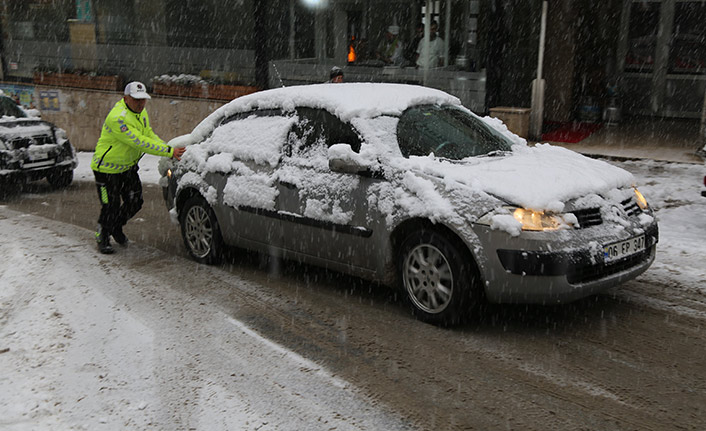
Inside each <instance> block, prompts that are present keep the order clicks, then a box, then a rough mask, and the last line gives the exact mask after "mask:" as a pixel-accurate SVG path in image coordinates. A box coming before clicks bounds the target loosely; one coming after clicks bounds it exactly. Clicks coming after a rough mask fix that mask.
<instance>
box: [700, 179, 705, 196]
mask: <svg viewBox="0 0 706 431" xmlns="http://www.w3.org/2000/svg"><path fill="white" fill-rule="evenodd" d="M701 196H703V197H705V198H706V175H704V186H703V187H701Z"/></svg>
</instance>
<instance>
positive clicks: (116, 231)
mask: <svg viewBox="0 0 706 431" xmlns="http://www.w3.org/2000/svg"><path fill="white" fill-rule="evenodd" d="M113 239H114V240H115V242H117V243H118V244H120V245H122V246H127V243H128V239H127V237H126V236H125V234H124V233H123V227H122V226H118V227H116V228H113Z"/></svg>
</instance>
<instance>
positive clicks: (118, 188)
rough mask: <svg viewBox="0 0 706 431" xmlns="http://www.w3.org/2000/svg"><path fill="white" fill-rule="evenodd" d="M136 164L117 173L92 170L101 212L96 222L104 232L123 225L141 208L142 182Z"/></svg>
mask: <svg viewBox="0 0 706 431" xmlns="http://www.w3.org/2000/svg"><path fill="white" fill-rule="evenodd" d="M137 169H138V168H137V166H135V167H134V168H132V169H130V170H129V171H126V172H122V173H119V174H105V173H102V172H96V171H93V175H94V176H95V177H96V188H97V189H98V199H99V200H100V202H101V213H100V216H99V217H98V224H99V225H101V227H102V228H103V231H104V232H109V233H111V232H113V229H114V228H118V227H122V226H125V223H127V221H128V220H130V219H131V218H132V217H133V216H134V215H135V214H137V212H138V211H140V208H142V203H143V202H144V201H143V200H142V182H141V181H140V176H139V175H138V173H137Z"/></svg>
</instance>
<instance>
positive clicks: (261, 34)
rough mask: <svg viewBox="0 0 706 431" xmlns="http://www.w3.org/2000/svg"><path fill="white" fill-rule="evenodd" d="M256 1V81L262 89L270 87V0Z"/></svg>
mask: <svg viewBox="0 0 706 431" xmlns="http://www.w3.org/2000/svg"><path fill="white" fill-rule="evenodd" d="M254 3H255V6H254V7H255V10H254V12H255V13H254V15H255V23H254V24H255V29H254V30H255V37H254V41H253V42H254V43H255V83H256V84H257V86H258V87H259V88H260V89H261V90H266V89H267V88H269V86H270V85H269V81H270V79H269V76H270V74H269V58H268V57H269V55H268V53H267V42H268V41H267V28H266V25H267V7H268V4H269V1H267V0H257V1H256V2H254Z"/></svg>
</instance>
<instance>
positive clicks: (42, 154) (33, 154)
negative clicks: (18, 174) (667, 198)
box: [29, 150, 49, 161]
mask: <svg viewBox="0 0 706 431" xmlns="http://www.w3.org/2000/svg"><path fill="white" fill-rule="evenodd" d="M48 157H49V152H48V151H43V150H30V151H29V159H30V160H31V161H35V160H44V159H47V158H48Z"/></svg>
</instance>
